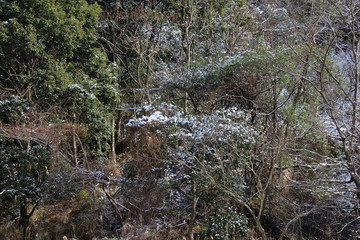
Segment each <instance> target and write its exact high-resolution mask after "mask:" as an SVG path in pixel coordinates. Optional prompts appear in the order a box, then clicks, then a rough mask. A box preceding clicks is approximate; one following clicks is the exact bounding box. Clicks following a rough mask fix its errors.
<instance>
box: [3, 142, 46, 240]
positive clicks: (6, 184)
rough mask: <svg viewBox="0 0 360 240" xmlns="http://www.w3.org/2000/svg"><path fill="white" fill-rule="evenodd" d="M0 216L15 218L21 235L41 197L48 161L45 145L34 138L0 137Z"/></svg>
mask: <svg viewBox="0 0 360 240" xmlns="http://www.w3.org/2000/svg"><path fill="white" fill-rule="evenodd" d="M0 144H1V145H0V157H1V161H0V172H1V174H0V182H1V183H0V207H1V208H2V209H3V211H2V213H1V217H3V218H8V216H11V218H10V219H9V221H13V220H14V219H17V218H18V219H19V220H18V224H19V226H20V228H21V230H22V235H23V239H26V237H27V235H26V230H27V227H28V225H29V223H30V222H29V220H30V218H31V216H32V215H33V213H34V211H35V209H36V208H37V207H38V206H39V204H40V203H41V200H42V198H43V196H42V192H43V189H42V188H43V186H44V183H45V181H46V178H47V176H48V173H49V172H48V168H49V166H50V162H51V155H50V151H49V149H48V148H47V147H45V146H41V145H38V144H37V143H34V142H25V141H20V140H16V139H6V138H1V139H0Z"/></svg>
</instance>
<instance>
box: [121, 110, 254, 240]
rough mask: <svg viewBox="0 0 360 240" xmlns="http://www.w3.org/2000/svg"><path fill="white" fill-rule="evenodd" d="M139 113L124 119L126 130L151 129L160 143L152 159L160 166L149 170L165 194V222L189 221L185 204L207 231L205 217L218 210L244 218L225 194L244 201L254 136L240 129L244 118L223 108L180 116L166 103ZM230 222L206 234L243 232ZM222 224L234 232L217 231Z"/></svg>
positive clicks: (208, 222) (209, 223)
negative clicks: (169, 219) (158, 155)
mask: <svg viewBox="0 0 360 240" xmlns="http://www.w3.org/2000/svg"><path fill="white" fill-rule="evenodd" d="M144 112H145V114H144ZM142 113H143V114H144V115H143V116H139V117H138V118H137V119H133V120H130V121H129V122H128V124H127V127H128V128H146V129H151V130H152V131H155V132H156V134H157V136H158V137H159V138H161V139H162V149H163V150H164V152H165V154H164V155H163V156H162V159H158V161H161V163H162V164H161V166H160V168H159V165H157V166H156V167H155V166H154V169H153V171H157V172H160V174H158V176H159V178H158V179H157V182H158V184H159V185H158V186H159V187H161V188H163V189H165V191H167V192H168V199H167V201H166V202H167V206H168V209H171V211H169V214H170V212H171V214H170V215H171V216H168V217H175V216H176V217H177V218H179V217H180V218H185V219H189V212H191V211H192V210H191V202H192V201H193V200H194V199H198V201H197V207H198V213H199V214H198V216H197V218H198V219H199V220H201V222H202V223H204V224H206V225H207V227H206V228H207V229H208V230H206V231H208V232H209V231H210V228H211V227H212V226H213V225H212V224H213V222H212V220H211V218H209V216H210V215H212V216H216V213H218V210H221V211H222V209H223V210H224V211H223V212H224V213H225V212H227V211H225V210H226V209H229V207H232V208H231V209H232V213H231V214H230V213H229V214H230V215H231V216H235V215H232V214H235V213H236V214H238V217H239V219H240V218H241V219H245V217H243V215H242V213H241V211H240V210H239V209H237V208H236V207H234V206H232V203H231V198H230V197H229V195H228V193H229V192H231V193H233V194H235V195H236V196H239V197H243V196H244V189H245V184H244V172H245V166H246V164H247V162H248V160H249V158H250V157H251V151H252V146H253V145H254V143H255V140H256V136H257V133H256V131H255V130H253V129H252V128H251V127H250V126H248V125H247V124H246V121H245V120H246V119H247V116H246V113H245V112H244V111H242V110H239V109H237V108H229V109H226V110H218V111H215V112H213V113H212V114H208V115H205V114H204V115H196V116H195V115H186V114H184V113H183V112H181V111H180V110H179V109H177V108H176V107H175V106H173V105H169V104H163V105H161V106H160V107H159V108H154V107H147V108H146V110H144V111H142ZM155 168H156V169H155ZM194 187H195V189H196V191H195V192H194V191H193V190H192V189H193V188H194ZM184 214H185V215H184ZM230 215H229V216H230ZM234 219H237V218H236V217H229V218H224V219H223V220H224V221H228V222H227V223H226V224H225V223H224V224H223V225H219V226H218V227H217V228H216V230H215V229H213V230H211V231H212V232H211V234H212V233H213V232H214V231H219V234H220V235H219V236H223V235H221V234H225V235H224V236H230V235H234V234H240V233H244V232H245V230H244V229H245V228H246V221H245V220H244V221H240V222H239V223H241V224H240V225H241V227H240V228H239V225H237V224H236V221H237V220H239V219H237V220H236V221H235V220H234ZM233 220H234V221H233ZM228 224H230V225H231V226H233V227H234V229H233V230H231V232H227V230H226V229H222V230H219V228H222V227H225V226H228ZM235 228H236V229H237V230H236V229H235ZM217 239H224V238H217Z"/></svg>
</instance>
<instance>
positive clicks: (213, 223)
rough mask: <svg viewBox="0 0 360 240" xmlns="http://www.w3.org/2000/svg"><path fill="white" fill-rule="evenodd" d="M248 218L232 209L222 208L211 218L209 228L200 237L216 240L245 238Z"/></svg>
mask: <svg viewBox="0 0 360 240" xmlns="http://www.w3.org/2000/svg"><path fill="white" fill-rule="evenodd" d="M247 223H248V221H247V218H246V217H245V216H244V215H242V214H241V213H239V212H238V211H236V209H234V208H232V207H228V208H224V207H220V208H219V209H218V210H217V211H216V212H215V213H214V214H212V215H211V216H209V220H208V228H207V230H206V231H205V232H201V233H200V236H202V237H209V238H211V239H215V240H224V239H229V238H231V237H235V236H236V237H239V236H243V235H245V234H246V233H247V231H248V228H247Z"/></svg>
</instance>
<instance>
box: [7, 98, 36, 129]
mask: <svg viewBox="0 0 360 240" xmlns="http://www.w3.org/2000/svg"><path fill="white" fill-rule="evenodd" d="M29 108H30V107H29V104H28V102H27V101H26V100H25V99H23V98H21V97H19V96H14V95H11V96H9V97H6V98H4V99H3V100H1V101H0V122H1V123H5V124H14V123H24V122H26V116H25V112H26V111H27V110H29Z"/></svg>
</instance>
